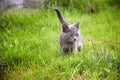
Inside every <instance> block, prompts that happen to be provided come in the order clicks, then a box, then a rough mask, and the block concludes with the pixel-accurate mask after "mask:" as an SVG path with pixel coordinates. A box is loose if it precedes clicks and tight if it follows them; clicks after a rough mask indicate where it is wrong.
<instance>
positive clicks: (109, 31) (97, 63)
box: [0, 0, 120, 80]
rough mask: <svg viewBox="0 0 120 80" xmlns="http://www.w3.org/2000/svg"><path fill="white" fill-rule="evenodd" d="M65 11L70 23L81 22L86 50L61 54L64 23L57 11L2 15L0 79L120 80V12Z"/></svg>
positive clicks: (0, 21) (115, 10)
mask: <svg viewBox="0 0 120 80" xmlns="http://www.w3.org/2000/svg"><path fill="white" fill-rule="evenodd" d="M75 1H77V0H75ZM81 1H82V0H81ZM88 1H89V0H88ZM93 1H94V0H93ZM72 3H73V2H72ZM86 4H87V3H86ZM73 5H75V4H73ZM76 6H77V5H76ZM73 8H74V7H73ZM61 12H62V14H63V16H64V17H65V18H66V19H67V20H68V22H70V23H74V22H77V21H80V30H81V33H82V36H83V42H84V48H83V50H82V52H79V53H78V54H77V55H67V56H62V55H61V53H60V49H59V34H60V32H61V24H60V22H59V21H58V19H57V16H56V14H55V12H54V11H53V10H52V9H47V10H46V9H41V10H25V11H24V10H21V11H18V12H9V13H5V14H3V15H2V16H0V25H1V27H0V70H1V71H2V72H1V76H0V77H1V78H0V79H2V80H6V79H9V80H66V79H68V80H71V79H73V80H76V79H78V80H79V79H81V80H84V79H85V80H99V79H101V80H104V79H105V80H117V79H118V80H119V79H120V77H119V76H120V66H119V65H120V60H119V57H120V45H119V44H120V41H119V40H120V24H119V23H120V20H119V19H120V16H119V14H120V10H119V8H109V9H106V10H100V11H99V13H96V14H81V10H73V11H69V10H67V9H62V10H61Z"/></svg>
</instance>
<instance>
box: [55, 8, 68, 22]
mask: <svg viewBox="0 0 120 80" xmlns="http://www.w3.org/2000/svg"><path fill="white" fill-rule="evenodd" d="M54 10H55V11H56V13H57V16H58V18H59V20H60V22H61V23H62V24H63V23H64V24H68V22H67V21H66V20H65V19H64V18H63V17H62V15H61V13H60V11H59V9H57V8H54Z"/></svg>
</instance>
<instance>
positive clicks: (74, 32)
mask: <svg viewBox="0 0 120 80" xmlns="http://www.w3.org/2000/svg"><path fill="white" fill-rule="evenodd" d="M54 10H55V11H56V13H57V16H58V18H59V20H60V22H61V24H62V32H61V34H60V47H61V51H62V52H63V53H65V54H67V53H69V52H73V53H75V54H76V53H77V51H81V48H82V37H81V34H80V30H79V22H77V23H75V24H72V25H70V24H68V22H67V21H65V19H64V18H63V17H62V15H61V13H60V11H59V10H58V9H57V8H55V9H54Z"/></svg>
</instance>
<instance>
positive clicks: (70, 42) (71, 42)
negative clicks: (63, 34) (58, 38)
mask: <svg viewBox="0 0 120 80" xmlns="http://www.w3.org/2000/svg"><path fill="white" fill-rule="evenodd" d="M74 42H76V40H72V41H67V43H69V44H73V43H74Z"/></svg>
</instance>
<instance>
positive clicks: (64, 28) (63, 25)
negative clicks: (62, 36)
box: [62, 23, 69, 32]
mask: <svg viewBox="0 0 120 80" xmlns="http://www.w3.org/2000/svg"><path fill="white" fill-rule="evenodd" d="M68 29H69V27H68V25H67V24H65V23H63V24H62V30H63V32H66V31H67V30H68Z"/></svg>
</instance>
